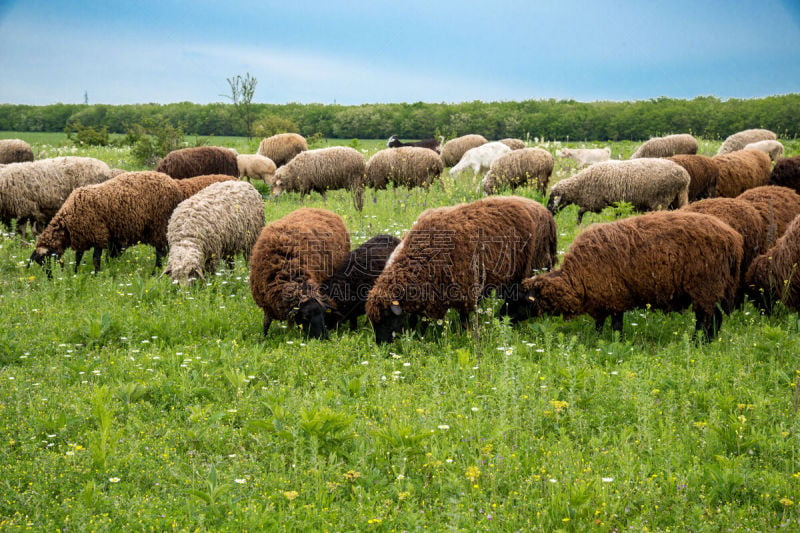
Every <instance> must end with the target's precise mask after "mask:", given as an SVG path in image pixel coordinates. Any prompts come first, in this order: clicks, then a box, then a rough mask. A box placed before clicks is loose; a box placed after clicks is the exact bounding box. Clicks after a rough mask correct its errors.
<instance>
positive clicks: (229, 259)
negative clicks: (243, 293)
mask: <svg viewBox="0 0 800 533" xmlns="http://www.w3.org/2000/svg"><path fill="white" fill-rule="evenodd" d="M225 263H226V264H227V265H228V268H229V269H230V270H233V267H234V266H235V265H234V263H233V256H232V255H229V256H228V257H226V258H225Z"/></svg>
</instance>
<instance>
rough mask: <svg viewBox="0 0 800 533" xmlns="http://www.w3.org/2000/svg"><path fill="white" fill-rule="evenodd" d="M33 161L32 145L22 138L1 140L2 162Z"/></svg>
mask: <svg viewBox="0 0 800 533" xmlns="http://www.w3.org/2000/svg"><path fill="white" fill-rule="evenodd" d="M26 161H33V150H32V149H31V145H30V144H28V143H26V142H25V141H23V140H22V139H1V140H0V164H2V165H5V164H8V163H24V162H26Z"/></svg>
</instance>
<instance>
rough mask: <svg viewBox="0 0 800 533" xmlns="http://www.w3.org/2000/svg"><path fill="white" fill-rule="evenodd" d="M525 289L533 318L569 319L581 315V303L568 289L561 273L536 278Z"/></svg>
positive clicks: (551, 273)
mask: <svg viewBox="0 0 800 533" xmlns="http://www.w3.org/2000/svg"><path fill="white" fill-rule="evenodd" d="M525 287H526V288H527V289H528V292H527V294H526V295H525V298H526V300H527V305H529V306H530V312H531V314H532V316H541V315H542V314H549V315H563V316H564V317H565V318H569V317H571V316H575V315H577V314H579V313H580V301H578V299H577V298H576V296H575V294H574V293H573V291H571V290H569V289H568V287H567V286H566V283H565V282H564V279H563V277H562V276H561V272H559V271H556V272H550V273H547V274H541V275H539V276H535V277H534V278H533V279H532V280H531V281H530V282H528V283H526V284H525Z"/></svg>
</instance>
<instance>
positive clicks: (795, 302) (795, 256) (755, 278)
mask: <svg viewBox="0 0 800 533" xmlns="http://www.w3.org/2000/svg"><path fill="white" fill-rule="evenodd" d="M799 264H800V216H798V217H795V218H794V220H793V221H792V223H791V224H789V227H788V228H787V230H786V233H784V234H783V236H781V238H780V239H778V240H777V242H776V243H775V246H773V247H772V248H770V249H769V250H768V251H767V252H766V253H765V254H763V255H760V256H758V257H756V258H755V259H754V260H753V262H752V263H751V265H750V268H749V270H748V271H747V274H746V275H745V291H746V292H747V295H748V296H749V297H750V298H751V299H752V301H753V302H754V303H755V304H756V305H758V306H759V307H761V308H762V309H764V310H765V311H767V312H768V313H771V312H772V307H773V305H774V304H775V302H777V301H780V302H783V304H784V305H785V306H786V307H789V308H791V309H794V310H796V311H797V310H800V268H798V265H799Z"/></svg>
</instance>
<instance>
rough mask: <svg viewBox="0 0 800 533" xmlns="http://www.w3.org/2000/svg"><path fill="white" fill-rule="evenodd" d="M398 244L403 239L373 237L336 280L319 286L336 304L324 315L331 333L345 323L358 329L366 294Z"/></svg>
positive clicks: (349, 259) (345, 264)
mask: <svg viewBox="0 0 800 533" xmlns="http://www.w3.org/2000/svg"><path fill="white" fill-rule="evenodd" d="M398 244H400V239H398V238H397V237H393V236H392V235H376V236H375V237H372V238H371V239H369V240H368V241H367V242H365V243H364V244H362V245H361V246H359V247H358V248H356V249H355V250H353V251H352V252H350V254H349V255H348V256H347V258H346V259H345V260H344V261H343V262H342V264H341V265H339V268H337V269H336V272H334V274H333V276H331V277H330V278H328V279H327V280H325V281H324V282H323V283H322V285H320V291H321V292H322V294H324V295H325V296H326V297H327V298H328V300H330V301H331V302H332V303H333V307H332V308H331V310H330V312H328V313H326V315H325V323H326V326H327V328H328V329H336V328H337V327H339V324H340V323H342V322H344V321H349V322H350V329H356V325H357V324H358V322H357V321H358V317H359V316H361V315H363V314H364V313H365V311H364V304H365V303H366V302H367V294H368V293H369V291H370V289H372V286H373V285H374V284H375V280H376V279H378V276H380V275H381V272H383V268H384V266H386V261H387V260H388V259H389V256H390V255H391V254H392V252H393V251H394V249H395V248H397V245H398Z"/></svg>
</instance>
